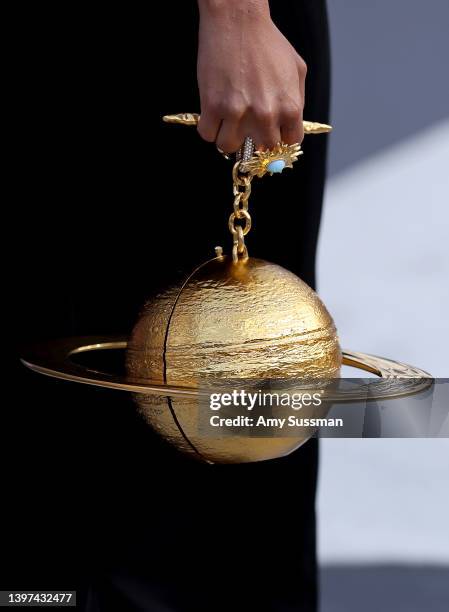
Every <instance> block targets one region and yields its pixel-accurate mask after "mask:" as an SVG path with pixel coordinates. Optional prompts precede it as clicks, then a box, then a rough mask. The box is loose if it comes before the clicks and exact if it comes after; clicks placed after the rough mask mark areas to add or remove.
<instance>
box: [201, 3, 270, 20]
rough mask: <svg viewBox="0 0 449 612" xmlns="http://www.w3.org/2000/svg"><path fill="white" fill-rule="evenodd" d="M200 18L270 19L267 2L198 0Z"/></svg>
mask: <svg viewBox="0 0 449 612" xmlns="http://www.w3.org/2000/svg"><path fill="white" fill-rule="evenodd" d="M198 8H199V11H200V15H201V18H211V19H226V18H233V19H243V18H250V19H259V18H261V19H266V18H268V19H271V17H270V6H269V4H268V0H198Z"/></svg>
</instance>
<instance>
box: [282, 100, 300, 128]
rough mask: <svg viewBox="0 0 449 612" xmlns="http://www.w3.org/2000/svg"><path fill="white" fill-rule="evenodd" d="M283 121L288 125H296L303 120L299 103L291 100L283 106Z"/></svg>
mask: <svg viewBox="0 0 449 612" xmlns="http://www.w3.org/2000/svg"><path fill="white" fill-rule="evenodd" d="M280 115H281V121H282V123H285V124H287V125H295V124H297V123H299V122H300V121H301V115H302V108H301V106H300V105H299V104H297V103H294V102H290V103H286V104H284V105H283V106H282V107H281V111H280Z"/></svg>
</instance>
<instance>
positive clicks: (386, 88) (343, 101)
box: [317, 0, 449, 174]
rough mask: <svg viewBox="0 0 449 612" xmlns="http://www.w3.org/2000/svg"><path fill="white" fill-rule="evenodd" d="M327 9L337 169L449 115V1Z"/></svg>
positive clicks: (355, 3) (350, 2) (350, 0)
mask: <svg viewBox="0 0 449 612" xmlns="http://www.w3.org/2000/svg"><path fill="white" fill-rule="evenodd" d="M328 10H329V22H330V29H331V39H332V70H333V78H332V82H333V83H332V85H333V87H332V90H333V93H332V123H333V125H334V127H335V131H334V133H333V134H332V136H331V140H330V164H329V170H330V174H336V173H338V172H340V171H341V170H344V169H345V168H347V167H348V166H351V165H352V164H353V163H354V162H356V161H360V160H361V159H363V158H364V157H367V156H369V155H371V154H373V153H376V152H378V151H381V150H382V149H385V148H387V147H389V146H390V145H392V144H394V143H396V142H399V141H401V140H403V139H404V138H407V137H409V136H412V135H413V134H414V133H415V132H418V131H421V130H423V129H425V128H427V127H428V126H430V125H432V124H433V123H437V122H439V121H441V120H443V119H444V118H446V117H449V79H447V77H446V74H447V58H448V56H449V37H448V35H447V28H448V24H449V2H448V1H447V0H432V1H431V2H423V1H422V0H395V2H391V0H377V1H376V2H360V0H346V1H345V2H328ZM317 120H319V118H317Z"/></svg>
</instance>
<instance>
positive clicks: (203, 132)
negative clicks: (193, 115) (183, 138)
mask: <svg viewBox="0 0 449 612" xmlns="http://www.w3.org/2000/svg"><path fill="white" fill-rule="evenodd" d="M197 129H198V134H199V135H200V136H201V138H202V139H203V140H205V141H206V142H214V140H215V134H214V133H213V132H212V130H211V129H210V128H207V127H204V126H203V125H201V121H200V122H199V124H198V128H197Z"/></svg>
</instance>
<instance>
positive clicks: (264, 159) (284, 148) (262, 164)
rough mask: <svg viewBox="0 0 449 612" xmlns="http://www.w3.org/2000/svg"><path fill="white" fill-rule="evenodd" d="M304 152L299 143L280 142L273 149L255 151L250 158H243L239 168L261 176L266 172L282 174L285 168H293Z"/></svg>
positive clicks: (251, 174) (247, 172)
mask: <svg viewBox="0 0 449 612" xmlns="http://www.w3.org/2000/svg"><path fill="white" fill-rule="evenodd" d="M302 154H303V152H302V150H301V145H300V144H299V143H295V144H291V145H289V144H285V143H283V142H279V143H278V144H277V145H276V146H275V147H274V148H273V149H267V150H266V151H255V152H254V153H253V155H252V157H250V158H249V159H247V160H245V159H242V161H241V162H240V167H239V170H240V172H242V173H244V174H249V175H250V176H258V177H259V178H260V177H262V176H264V175H265V174H270V175H273V174H280V173H281V172H282V171H283V170H284V169H285V168H292V167H293V163H294V162H295V161H297V160H298V157H299V156H300V155H302Z"/></svg>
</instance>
